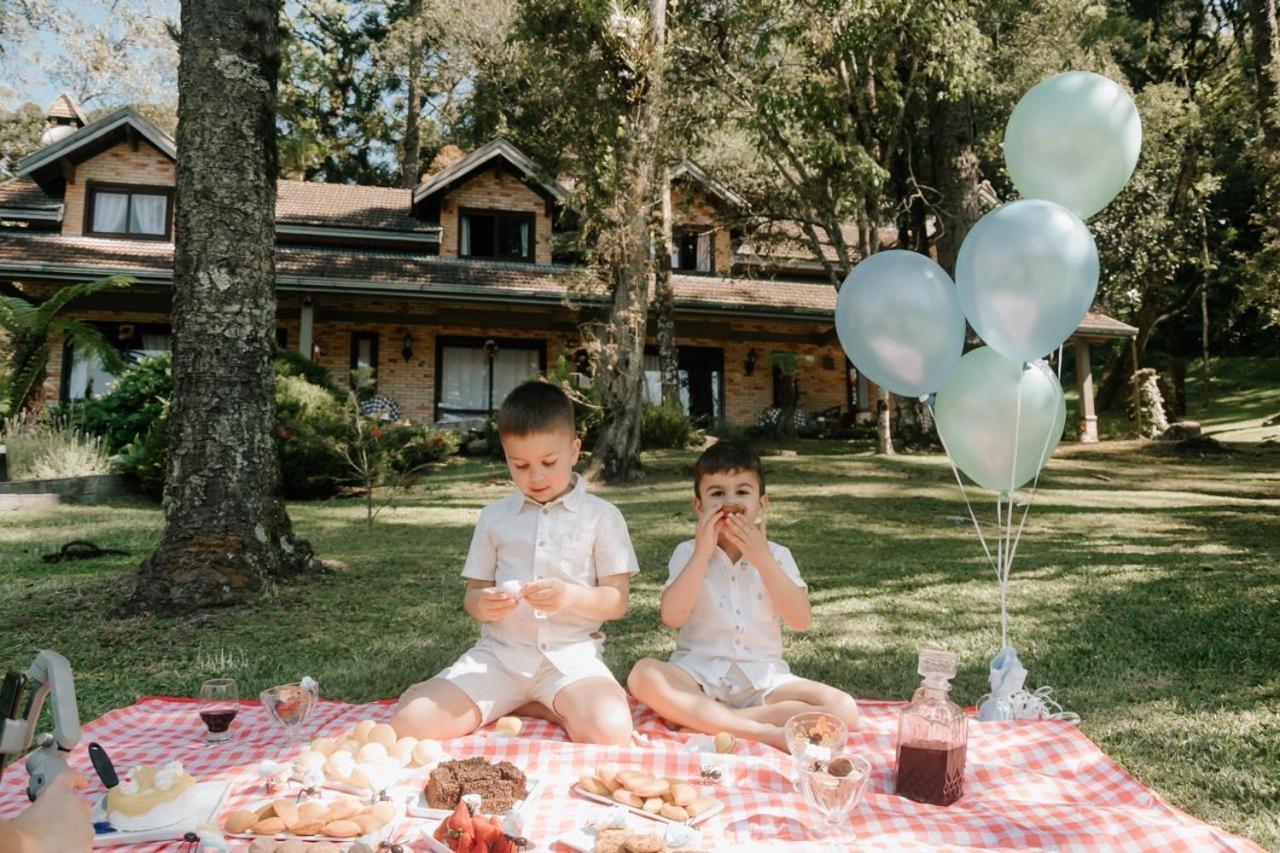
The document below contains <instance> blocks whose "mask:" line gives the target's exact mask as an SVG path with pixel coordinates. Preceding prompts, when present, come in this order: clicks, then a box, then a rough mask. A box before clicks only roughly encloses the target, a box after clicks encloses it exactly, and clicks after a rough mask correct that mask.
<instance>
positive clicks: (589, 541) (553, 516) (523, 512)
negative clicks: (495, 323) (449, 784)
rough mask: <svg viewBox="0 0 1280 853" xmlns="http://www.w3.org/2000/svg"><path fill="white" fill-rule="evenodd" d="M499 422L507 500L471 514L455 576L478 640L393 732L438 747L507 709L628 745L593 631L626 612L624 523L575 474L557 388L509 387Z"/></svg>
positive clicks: (413, 702) (564, 404) (582, 736)
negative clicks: (510, 485) (510, 487)
mask: <svg viewBox="0 0 1280 853" xmlns="http://www.w3.org/2000/svg"><path fill="white" fill-rule="evenodd" d="M497 427H498V435H499V437H500V438H501V440H502V449H503V451H504V452H505V453H506V456H507V467H508V469H509V470H510V472H511V479H512V480H513V481H514V482H515V485H516V491H514V492H512V493H511V494H510V495H508V496H507V497H505V498H502V499H501V500H498V501H495V502H494V503H491V504H489V505H488V506H487V507H485V508H484V509H483V510H482V511H481V513H480V519H479V521H478V522H477V523H476V529H475V534H474V536H473V537H472V540H471V551H470V553H468V554H467V562H466V565H465V567H464V568H463V570H462V576H463V577H464V578H466V579H467V591H466V597H465V598H464V600H463V606H464V607H465V608H466V611H467V613H469V614H470V615H471V617H472V618H473V619H475V620H476V621H477V622H479V623H480V624H481V626H482V627H481V630H480V641H479V642H478V643H476V644H475V645H474V646H472V647H471V649H470V650H469V651H467V652H466V653H465V654H464V655H463V656H462V657H461V658H459V659H458V660H457V661H456V662H455V663H454V664H453V665H451V666H449V667H447V668H445V670H444V671H443V672H441V673H440V674H438V675H437V676H436V677H434V678H432V679H430V680H429V681H426V682H423V683H420V684H415V685H413V686H412V687H410V688H409V689H408V690H406V691H405V692H404V695H402V696H401V697H400V702H399V704H398V705H397V706H396V708H395V716H394V718H393V719H392V721H391V724H392V726H394V727H395V729H396V732H397V733H398V734H400V735H401V736H404V735H411V736H413V737H419V738H422V737H430V738H437V739H442V740H443V739H447V738H453V737H460V736H462V735H465V734H468V733H470V732H472V731H474V730H475V729H476V728H478V727H479V726H482V725H484V724H485V723H488V722H490V721H492V720H494V719H496V718H498V717H501V716H503V715H506V714H509V713H512V712H513V711H514V712H516V713H519V714H526V715H531V716H540V717H544V718H546V719H550V720H553V721H555V722H558V723H560V724H561V725H563V726H564V728H565V729H566V730H567V731H568V733H569V737H570V738H572V739H573V740H575V741H578V742H585V743H601V744H613V745H621V744H626V743H627V742H628V741H629V740H630V737H631V731H632V723H631V711H630V708H629V706H628V705H627V696H626V693H625V692H623V690H622V687H621V686H620V685H619V684H618V681H617V679H615V678H614V676H613V673H611V672H610V671H609V668H608V667H607V666H605V663H604V659H603V658H602V657H601V649H602V648H603V646H604V635H603V634H602V633H600V625H601V623H603V622H604V621H605V620H608V619H620V618H621V617H622V616H623V615H624V614H625V613H626V612H627V604H628V597H629V587H630V576H631V575H633V574H635V573H636V572H637V571H639V566H638V565H637V563H636V555H635V551H634V550H633V549H632V547H631V538H630V537H629V536H628V534H627V525H626V522H625V521H624V520H623V518H622V513H620V512H619V511H618V509H617V507H615V506H613V504H610V503H608V502H607V501H605V500H602V499H601V498H598V497H596V496H595V495H591V494H588V493H587V490H586V483H585V482H584V481H583V480H582V478H581V477H579V476H578V475H577V474H575V473H573V466H574V464H575V463H576V462H577V461H578V451H579V449H580V448H581V446H582V442H581V441H580V440H579V439H578V438H577V437H576V435H575V431H574V419H573V404H572V402H571V401H570V400H569V397H568V396H567V395H566V394H565V392H564V391H563V390H561V389H560V388H559V387H557V386H555V385H552V384H549V383H547V382H543V381H540V380H534V381H531V382H526V383H525V384H523V385H521V386H519V387H518V388H516V389H515V390H513V391H512V392H511V393H510V394H508V395H507V398H506V399H505V400H504V401H503V403H502V406H501V408H499V410H498V417H497Z"/></svg>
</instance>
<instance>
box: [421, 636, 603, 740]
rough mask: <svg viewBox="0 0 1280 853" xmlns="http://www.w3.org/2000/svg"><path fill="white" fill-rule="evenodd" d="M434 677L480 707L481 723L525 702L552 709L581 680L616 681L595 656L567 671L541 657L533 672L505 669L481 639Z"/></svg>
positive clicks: (490, 648) (423, 683) (495, 653)
mask: <svg viewBox="0 0 1280 853" xmlns="http://www.w3.org/2000/svg"><path fill="white" fill-rule="evenodd" d="M435 677H436V678H443V679H444V680H446V681H448V682H449V683H450V684H453V685H455V686H457V687H458V688H459V689H461V690H462V692H463V693H465V694H467V698H468V699H470V700H471V701H472V702H474V703H476V707H477V708H479V709H480V716H481V718H482V719H481V721H480V724H481V725H485V724H486V723H491V722H493V721H494V720H496V719H498V718H499V717H502V716H505V715H507V714H509V713H511V712H512V711H514V710H515V709H516V708H519V707H520V706H521V705H524V704H527V703H529V702H541V703H542V704H543V705H545V706H546V707H547V708H548V709H549V710H551V711H555V700H556V696H558V695H559V694H560V691H561V690H563V689H565V688H566V687H568V686H569V685H570V684H574V683H576V682H579V681H582V680H583V679H587V678H596V677H602V678H607V679H609V680H610V681H612V682H614V683H615V684H617V679H616V678H615V677H614V675H613V673H612V672H611V671H610V670H609V667H607V666H605V663H604V661H603V660H602V659H601V658H600V657H598V656H597V657H586V656H583V657H582V658H581V659H580V660H579V661H578V662H577V663H576V664H575V665H574V666H573V667H572V669H571V670H570V671H569V672H561V671H560V670H559V669H557V668H556V666H555V664H553V663H552V662H551V661H550V660H548V659H547V658H546V657H543V659H542V664H541V665H540V666H539V667H538V670H537V672H535V673H534V674H533V675H531V676H526V675H521V674H520V673H518V672H513V671H512V670H510V669H508V668H507V667H506V666H505V665H503V663H502V660H501V658H500V657H499V655H498V653H497V651H496V650H495V649H494V648H493V647H492V646H489V645H487V644H485V643H483V642H482V643H480V644H478V645H475V646H472V647H471V648H470V649H468V650H467V651H466V652H465V653H464V654H463V655H462V657H460V658H458V659H457V660H456V661H454V662H453V664H452V665H450V666H447V667H445V668H444V669H443V670H441V671H440V672H439V673H438V674H437V675H436V676H435ZM426 684H427V682H425V681H424V682H422V683H420V684H415V685H413V686H412V687H410V688H409V689H408V690H406V691H405V692H404V694H403V695H402V696H401V697H400V704H401V705H404V704H406V703H408V702H410V701H411V700H412V699H413V698H414V696H415V694H416V693H417V692H420V690H421V688H423V687H424V686H425V685H426Z"/></svg>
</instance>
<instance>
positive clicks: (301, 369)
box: [276, 350, 344, 400]
mask: <svg viewBox="0 0 1280 853" xmlns="http://www.w3.org/2000/svg"><path fill="white" fill-rule="evenodd" d="M276 376H301V377H302V378H303V379H305V380H307V381H308V382H310V383H311V384H312V385H316V386H319V387H320V388H323V389H325V390H326V391H328V392H329V393H330V394H332V395H334V397H335V398H337V399H339V400H341V399H342V398H343V396H344V392H343V391H342V389H340V388H339V387H338V386H337V384H335V383H334V381H333V374H332V373H330V372H329V368H327V367H323V366H321V365H319V364H316V363H315V362H314V361H312V360H311V359H309V358H307V357H305V356H304V355H302V353H299V352H296V351H294V350H276Z"/></svg>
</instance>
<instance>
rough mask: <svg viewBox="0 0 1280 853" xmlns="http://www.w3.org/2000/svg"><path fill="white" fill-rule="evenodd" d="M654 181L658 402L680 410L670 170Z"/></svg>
mask: <svg viewBox="0 0 1280 853" xmlns="http://www.w3.org/2000/svg"><path fill="white" fill-rule="evenodd" d="M661 171H662V173H661V176H660V177H659V178H658V187H657V190H658V197H659V200H660V201H659V204H658V217H657V223H656V227H655V228H654V254H655V256H656V257H655V261H656V264H657V266H656V269H655V272H654V281H653V292H654V300H655V302H656V303H657V326H658V369H659V370H660V371H661V374H662V402H663V403H665V404H667V405H669V406H676V407H679V406H680V351H679V349H678V348H677V347H676V294H675V288H673V287H672V286H671V170H670V169H668V168H666V167H663V169H662V170H661Z"/></svg>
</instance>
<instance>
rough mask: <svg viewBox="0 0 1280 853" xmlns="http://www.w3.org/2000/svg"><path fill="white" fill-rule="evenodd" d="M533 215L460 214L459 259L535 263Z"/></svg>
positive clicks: (468, 211) (474, 211) (489, 212)
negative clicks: (533, 261)
mask: <svg viewBox="0 0 1280 853" xmlns="http://www.w3.org/2000/svg"><path fill="white" fill-rule="evenodd" d="M533 238H534V233H533V214H532V213H512V212H509V211H505V210H468V209H466V208H463V209H462V210H461V211H459V212H458V256H459V257H462V258H488V259H490V260H495V261H532V260H533Z"/></svg>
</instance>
